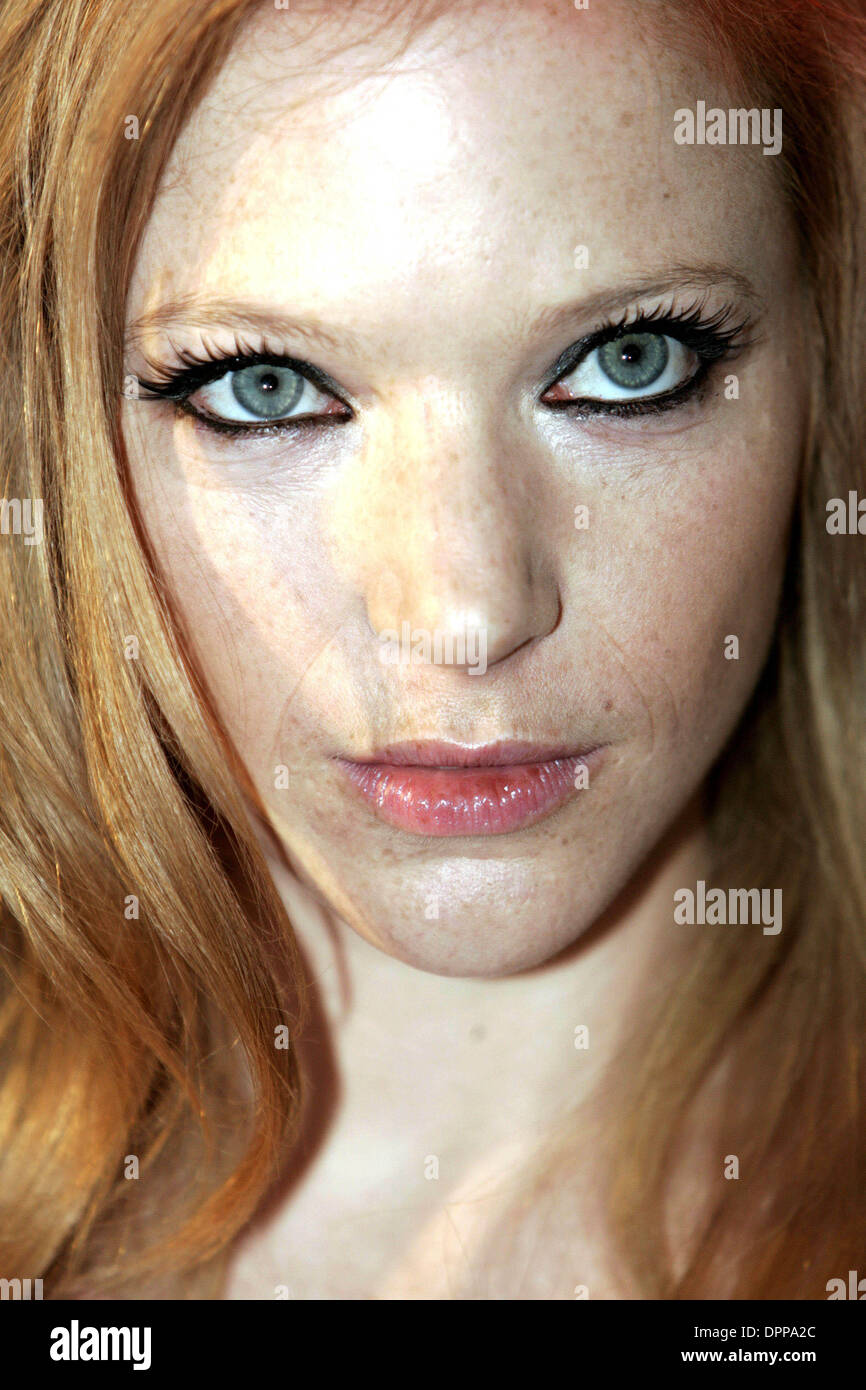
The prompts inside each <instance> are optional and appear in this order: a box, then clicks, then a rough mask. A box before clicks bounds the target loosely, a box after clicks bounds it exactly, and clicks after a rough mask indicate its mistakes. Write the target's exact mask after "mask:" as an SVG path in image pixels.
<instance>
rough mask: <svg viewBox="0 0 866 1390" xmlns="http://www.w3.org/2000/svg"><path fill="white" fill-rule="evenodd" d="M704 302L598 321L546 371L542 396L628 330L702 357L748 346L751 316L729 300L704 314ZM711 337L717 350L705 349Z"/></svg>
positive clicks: (662, 306)
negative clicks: (689, 349) (667, 339)
mask: <svg viewBox="0 0 866 1390" xmlns="http://www.w3.org/2000/svg"><path fill="white" fill-rule="evenodd" d="M705 304H706V301H705V300H704V301H697V302H695V303H693V304H692V305H691V307H690V308H688V309H685V310H677V309H676V307H675V306H674V305H672V304H670V303H667V304H666V305H659V307H658V308H656V309H652V310H649V311H647V310H644V309H639V310H629V311H628V312H626V313H625V314H623V316H622V318H621V319H619V320H618V321H616V322H610V323H606V324H601V325H600V326H599V327H598V328H596V329H594V330H593V331H592V332H591V333H586V334H584V336H583V337H581V338H578V339H577V340H576V341H575V342H573V343H570V344H569V346H568V347H567V348H566V349H565V350H564V351H563V352H562V353H560V355H559V357H558V358H557V360H556V362H555V363H554V364H553V366H552V367H551V369H550V371H549V372H548V373H547V379H546V384H545V386H544V387H543V389H542V392H541V394H542V396H543V395H544V394H545V392H547V391H549V390H550V389H551V387H553V386H556V384H557V383H558V382H559V381H560V379H561V378H562V377H564V376H567V375H568V374H569V372H571V371H573V370H574V369H575V367H578V366H580V364H581V362H583V360H584V359H585V358H586V357H588V356H589V354H590V353H591V352H592V351H594V349H595V348H598V347H603V346H604V344H605V343H609V342H612V341H614V340H615V339H616V338H620V337H622V336H624V335H625V334H628V333H641V332H649V333H657V334H659V335H660V336H662V335H664V336H668V337H672V338H676V339H677V340H678V341H679V342H682V343H684V344H685V345H686V346H688V347H692V348H693V349H694V350H695V351H696V352H698V353H699V355H702V357H703V358H704V359H705V360H706V359H709V360H711V359H712V358H713V357H714V356H716V355H717V356H719V357H723V356H726V355H727V354H728V353H729V352H732V351H734V350H737V351H742V350H743V349H744V348H746V347H749V346H751V340H743V338H742V335H743V334H744V333H747V332H751V330H752V329H753V327H754V322H755V321H754V319H753V317H752V316H751V315H749V314H746V313H743V314H742V315H741V317H739V318H738V317H737V309H736V306H735V305H733V304H731V303H726V304H724V305H723V306H722V307H721V308H720V309H718V310H717V311H716V312H715V313H710V314H707V313H706V312H705ZM728 325H732V326H728ZM713 339H715V340H716V341H717V342H718V343H720V345H721V346H720V348H719V351H718V353H715V352H708V350H707V349H708V347H709V346H710V344H711V343H712V341H713Z"/></svg>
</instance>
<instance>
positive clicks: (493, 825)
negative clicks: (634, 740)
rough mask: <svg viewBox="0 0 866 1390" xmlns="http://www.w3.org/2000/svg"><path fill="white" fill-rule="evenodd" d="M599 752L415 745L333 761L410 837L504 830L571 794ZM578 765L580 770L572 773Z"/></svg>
mask: <svg viewBox="0 0 866 1390" xmlns="http://www.w3.org/2000/svg"><path fill="white" fill-rule="evenodd" d="M603 753H604V748H603V746H595V747H586V748H580V749H575V748H570V749H569V748H564V747H550V746H543V745H539V744H532V743H521V742H508V743H496V744H488V745H486V746H484V747H480V748H466V747H463V746H461V745H458V744H447V743H433V742H425V743H418V742H415V743H400V744H389V745H388V746H387V747H385V748H380V749H377V750H376V751H375V752H374V753H373V754H371V755H370V756H369V757H365V758H356V759H351V758H337V759H336V762H337V764H338V765H339V766H340V767H341V768H342V769H343V771H344V773H345V775H346V777H347V778H348V780H349V781H350V782H351V784H352V785H353V787H354V788H355V789H356V790H357V791H358V792H359V793H360V795H361V796H362V797H363V799H364V800H365V801H366V802H367V804H368V806H370V808H371V809H372V810H373V811H374V812H375V814H376V815H377V816H379V817H380V819H382V820H383V821H385V822H387V823H388V824H389V825H393V826H396V827H398V828H399V829H401V830H408V831H410V832H411V833H413V834H416V835H431V836H444V835H505V834H508V833H509V832H510V831H514V830H522V829H525V828H526V827H528V826H530V825H532V824H534V823H535V822H536V821H539V820H541V819H543V817H545V816H549V815H551V814H552V813H553V812H554V811H555V810H558V808H559V807H560V806H562V805H563V804H564V803H565V802H566V801H568V800H569V799H570V797H572V796H574V795H577V794H578V790H579V788H581V787H582V786H584V785H587V784H588V778H589V775H590V773H591V772H592V770H593V769H594V768H595V767H597V766H598V764H599V762H600V760H601V757H602V756H603ZM581 768H585V769H586V772H585V774H584V776H583V777H581V778H578V771H579V769H581ZM576 782H577V786H576V785H575V783H576Z"/></svg>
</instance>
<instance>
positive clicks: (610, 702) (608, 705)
mask: <svg viewBox="0 0 866 1390" xmlns="http://www.w3.org/2000/svg"><path fill="white" fill-rule="evenodd" d="M604 707H605V709H606V710H611V709H613V700H605V702H604Z"/></svg>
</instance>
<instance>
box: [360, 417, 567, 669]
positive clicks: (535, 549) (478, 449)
mask: <svg viewBox="0 0 866 1390" xmlns="http://www.w3.org/2000/svg"><path fill="white" fill-rule="evenodd" d="M360 475H361V476H362V478H363V484H362V486H361V495H362V497H363V506H362V508H361V512H362V514H363V517H364V522H363V525H362V526H361V527H360V528H356V530H355V536H356V537H358V536H359V535H362V536H363V544H364V546H365V547H366V554H365V556H364V557H363V562H362V563H361V564H360V566H359V568H360V572H361V573H362V574H363V581H362V586H363V599H364V604H365V608H366V615H367V620H368V623H369V626H370V628H371V630H372V632H373V633H374V634H375V635H376V638H377V639H378V640H382V637H383V634H385V633H394V632H396V633H398V634H401V635H405V634H407V633H408V634H409V635H410V636H411V639H412V641H413V643H415V642H416V637H415V634H417V635H419V636H422V637H426V639H427V645H425V644H424V642H423V641H422V642H420V643H419V644H417V645H416V650H419V651H420V652H421V656H420V658H419V659H420V660H422V661H425V660H427V659H430V660H434V661H435V660H441V659H442V657H441V655H440V656H437V655H436V654H437V653H441V652H443V651H445V652H447V653H448V654H449V655H448V656H447V657H446V658H445V659H446V660H447V662H448V664H452V665H455V666H458V667H459V666H469V665H470V663H471V662H473V661H476V662H477V659H478V648H479V642H480V643H481V644H483V646H484V648H485V649H486V650H485V662H486V667H487V668H490V667H492V666H496V665H498V664H500V663H502V662H504V661H506V660H507V659H508V658H509V657H510V656H512V655H513V654H514V653H515V652H517V651H519V650H520V649H521V648H522V647H524V646H526V645H527V644H528V643H530V642H532V641H533V640H536V639H538V638H541V637H544V636H546V635H547V634H548V633H549V632H551V631H552V630H553V628H554V627H555V626H556V624H557V622H558V620H559V613H560V596H559V587H558V583H557V580H556V572H555V568H554V565H553V563H552V557H551V556H550V555H549V552H548V543H547V542H546V539H545V528H544V526H543V523H542V518H540V517H539V515H538V505H537V499H536V498H534V497H533V481H532V468H531V466H530V465H529V462H528V460H527V459H524V460H521V457H520V446H519V445H517V444H515V441H514V440H511V441H510V442H508V443H506V441H505V440H504V439H503V437H502V433H501V431H500V430H499V429H498V427H497V424H496V422H495V421H485V420H484V419H482V418H480V417H479V415H478V414H477V413H475V414H474V413H473V412H472V410H471V409H470V408H469V407H468V406H466V405H461V404H460V403H456V404H455V403H453V402H443V401H442V400H441V399H440V400H439V401H438V402H437V404H436V405H431V404H430V403H429V402H428V403H426V404H424V405H420V406H416V407H415V408H414V409H413V408H412V407H411V406H407V407H404V408H403V409H402V411H401V412H400V413H399V415H398V416H396V417H395V418H393V419H392V421H391V423H390V427H388V428H383V429H381V430H380V431H378V432H377V436H376V437H374V438H371V439H370V441H369V445H368V448H367V449H366V450H365V452H364V458H363V460H362V462H361V464H360ZM555 529H558V528H555ZM358 558H359V560H361V557H360V556H359V557H358ZM461 634H463V637H464V640H463V642H462V643H461V640H460V638H461ZM467 637H471V638H473V640H471V641H470V640H465V639H466V638H467ZM428 653H430V654H431V655H429V656H428V655H427V654H428Z"/></svg>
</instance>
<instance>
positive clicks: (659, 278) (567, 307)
mask: <svg viewBox="0 0 866 1390" xmlns="http://www.w3.org/2000/svg"><path fill="white" fill-rule="evenodd" d="M690 289H694V290H697V291H707V290H713V289H720V290H728V291H729V292H732V293H734V294H735V295H736V296H738V297H739V298H740V299H742V300H745V301H746V302H747V303H748V305H749V306H750V308H751V309H752V311H753V312H758V313H759V312H761V311H762V310H763V309H764V308H765V304H764V301H763V299H762V298H761V296H760V295H759V294H758V292H757V290H756V289H755V287H754V285H752V283H751V282H750V281H749V280H748V279H747V278H746V276H745V275H743V274H741V273H740V272H739V271H737V270H734V269H733V268H732V267H730V266H722V265H713V264H708V263H704V264H701V265H675V266H668V267H666V268H665V269H664V271H659V272H657V273H655V274H651V275H649V276H641V277H640V278H638V279H633V280H630V281H627V282H625V283H621V284H619V285H617V286H616V287H615V288H613V287H609V288H606V289H601V290H597V291H596V292H595V293H593V294H592V295H588V296H585V297H583V298H580V299H576V300H573V301H571V302H570V303H567V304H559V305H554V306H553V307H551V308H547V309H543V310H542V311H541V312H540V313H539V314H538V315H537V316H536V317H535V318H533V319H532V320H531V321H530V322H529V325H528V328H525V329H524V330H523V331H525V332H527V334H528V336H529V337H531V338H535V337H541V336H544V335H547V334H549V333H553V332H555V331H556V330H557V329H559V328H560V327H562V326H563V325H565V324H568V323H571V322H574V321H577V320H580V319H599V318H602V317H604V318H609V317H611V316H612V315H614V314H617V313H622V311H623V310H626V309H628V308H629V306H630V305H631V304H633V303H635V301H636V300H641V299H655V298H658V297H659V296H661V295H666V294H667V295H669V294H674V293H679V292H687V291H688V290H690ZM172 327H178V328H179V327H186V328H192V329H199V330H202V331H207V330H209V329H216V328H228V329H234V330H235V331H237V332H254V333H260V334H261V335H262V336H263V337H267V336H268V335H271V336H279V337H285V338H287V339H300V340H302V341H304V342H306V343H310V344H312V345H314V346H320V347H325V348H329V349H331V350H332V351H334V352H348V353H360V352H362V351H363V349H364V345H365V344H364V338H363V336H361V335H359V334H357V333H354V332H352V331H351V330H349V329H346V328H336V327H328V326H326V325H325V324H323V323H321V322H319V321H318V320H316V319H309V318H308V319H302V318H295V317H293V316H291V315H286V314H283V313H281V312H280V311H278V310H275V309H272V308H269V307H268V306H267V305H266V304H258V303H248V302H244V301H240V300H234V299H212V300H202V299H200V298H198V297H197V296H195V295H193V294H188V295H181V296H178V297H177V298H175V299H172V300H167V301H166V302H165V303H164V304H161V305H159V306H158V307H157V308H155V309H151V310H149V311H148V312H147V313H145V314H142V315H141V317H140V318H138V319H136V320H135V321H134V322H133V323H131V324H130V325H129V328H128V330H127V334H126V346H127V348H131V347H135V346H136V345H137V344H138V343H139V342H140V341H141V340H142V339H143V338H144V337H145V336H146V335H147V334H148V333H150V332H152V331H154V330H157V331H158V330H163V331H164V330H167V329H169V328H172Z"/></svg>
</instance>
